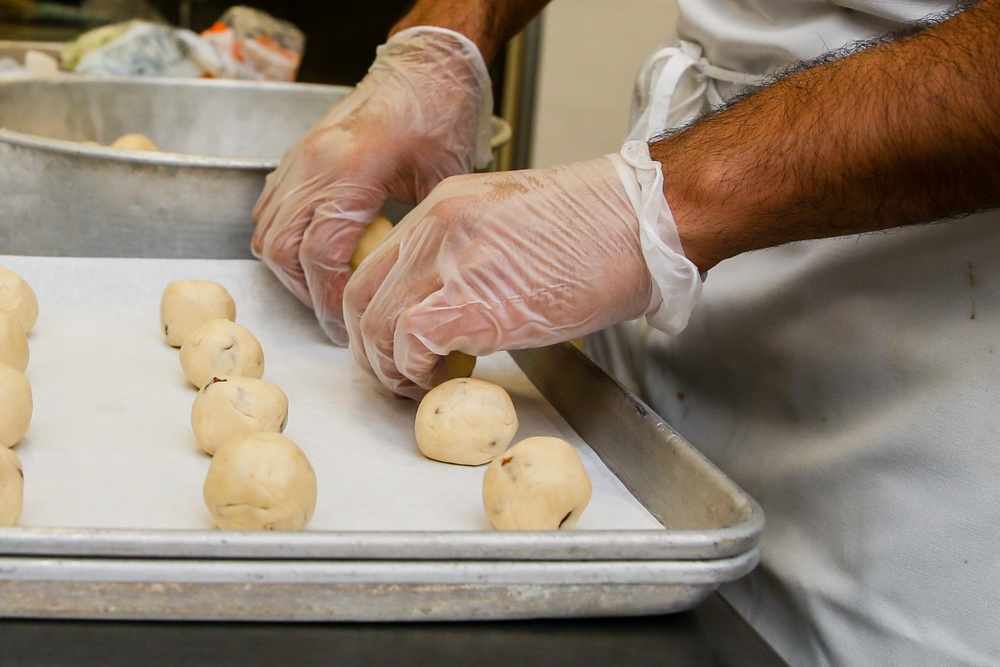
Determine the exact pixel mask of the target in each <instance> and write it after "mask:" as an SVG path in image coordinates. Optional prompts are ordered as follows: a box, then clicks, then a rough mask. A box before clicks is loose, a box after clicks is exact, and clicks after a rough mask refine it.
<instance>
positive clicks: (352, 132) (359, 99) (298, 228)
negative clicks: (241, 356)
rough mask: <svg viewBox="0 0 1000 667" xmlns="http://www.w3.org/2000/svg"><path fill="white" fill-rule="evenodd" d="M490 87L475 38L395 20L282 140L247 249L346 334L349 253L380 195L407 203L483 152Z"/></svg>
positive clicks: (327, 326) (486, 152)
mask: <svg viewBox="0 0 1000 667" xmlns="http://www.w3.org/2000/svg"><path fill="white" fill-rule="evenodd" d="M492 105H493V102H492V93H491V89H490V81H489V74H488V72H487V71H486V66H485V64H484V63H483V60H482V57H481V56H480V55H479V51H478V50H477V49H476V46H475V45H474V44H473V43H472V42H470V41H469V40H468V39H466V38H465V37H463V36H462V35H460V34H459V33H456V32H452V31H450V30H444V29H442V28H430V27H421V28H410V29H408V30H403V31H401V32H399V33H397V34H396V35H394V36H393V37H392V38H390V39H389V41H388V42H386V43H385V44H384V45H382V46H381V47H379V49H378V52H377V57H376V59H375V62H374V64H373V65H372V66H371V68H370V69H369V71H368V74H367V75H366V76H365V78H364V79H362V81H361V82H360V83H359V84H358V85H357V87H356V88H355V89H354V90H353V91H351V93H350V94H349V95H348V96H347V97H346V98H345V99H344V100H343V101H341V102H340V103H339V104H337V105H336V106H335V107H334V108H333V109H331V110H330V112H328V113H327V114H326V116H324V117H323V118H322V119H321V120H320V121H319V122H318V123H317V124H316V126H315V127H313V128H312V130H310V131H309V132H308V133H307V134H306V135H305V136H304V137H302V138H301V139H300V140H299V141H298V142H296V143H295V145H294V146H292V147H291V148H290V149H289V150H288V152H287V153H286V154H285V156H284V157H283V158H282V160H281V164H280V165H279V166H278V169H277V170H276V171H274V172H273V173H272V174H270V175H269V176H268V178H267V182H266V184H265V187H264V191H263V193H262V194H261V196H260V199H259V200H258V201H257V205H256V206H255V207H254V211H253V219H254V222H255V223H256V229H255V231H254V235H253V245H252V249H253V252H254V254H255V255H256V256H257V257H259V258H261V259H263V260H264V262H265V263H266V264H267V265H268V266H269V267H270V268H271V270H272V271H274V273H275V274H276V275H277V276H278V278H279V279H280V280H281V282H282V283H284V285H285V286H286V287H287V288H288V289H290V290H291V291H292V292H293V293H294V294H295V295H296V296H297V297H298V298H299V299H301V300H302V301H303V302H304V303H305V304H306V305H309V306H312V307H313V309H314V310H315V311H316V316H317V318H318V319H319V322H320V324H321V325H322V327H323V330H324V331H325V332H326V334H327V336H329V337H330V339H331V340H332V341H333V342H334V343H337V344H338V345H346V344H347V332H346V330H345V328H344V323H343V312H342V295H343V290H344V285H345V284H346V283H347V279H348V278H349V277H350V273H351V272H350V268H349V267H348V264H347V262H348V259H350V257H351V253H352V252H353V251H354V246H355V245H356V243H357V241H358V239H359V238H360V237H361V234H362V232H363V231H364V227H365V225H366V224H368V223H370V222H371V221H372V220H374V219H375V217H376V215H377V214H378V212H379V209H380V208H381V207H382V205H383V204H384V203H385V201H386V199H388V198H392V199H396V200H397V201H401V202H407V203H416V202H417V201H420V200H421V199H423V198H424V197H425V196H426V195H427V193H429V192H430V191H431V190H432V189H433V188H434V186H435V185H437V184H438V182H440V181H441V180H442V179H444V178H446V177H448V176H452V175H455V174H464V173H469V172H471V171H472V170H473V168H474V167H475V166H485V164H487V163H488V162H489V158H490V145H489V144H490V118H491V110H492Z"/></svg>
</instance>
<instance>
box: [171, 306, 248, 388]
mask: <svg viewBox="0 0 1000 667" xmlns="http://www.w3.org/2000/svg"><path fill="white" fill-rule="evenodd" d="M180 358H181V368H183V369H184V375H185V376H186V377H187V379H188V380H189V381H190V382H191V384H193V385H194V386H196V387H198V389H201V388H202V387H204V386H205V385H206V384H208V383H209V382H211V381H212V378H216V377H223V376H227V375H240V376H243V377H253V378H259V377H262V376H263V375H264V350H263V349H261V347H260V343H259V342H258V341H257V339H256V338H255V337H254V335H253V334H252V333H250V332H249V331H247V330H246V328H244V327H242V326H240V325H239V324H236V322H233V321H231V320H209V321H208V322H205V323H204V324H202V325H201V326H200V327H198V328H197V329H195V330H194V331H192V332H191V333H190V334H188V335H187V337H186V338H185V339H184V342H183V343H182V344H181V352H180Z"/></svg>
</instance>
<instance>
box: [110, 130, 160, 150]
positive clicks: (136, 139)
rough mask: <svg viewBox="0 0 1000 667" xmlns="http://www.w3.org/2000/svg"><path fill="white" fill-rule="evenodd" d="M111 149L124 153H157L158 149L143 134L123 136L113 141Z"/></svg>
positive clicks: (136, 133)
mask: <svg viewBox="0 0 1000 667" xmlns="http://www.w3.org/2000/svg"><path fill="white" fill-rule="evenodd" d="M111 147H112V148H118V149H121V150H125V151H158V150H160V148H159V147H158V146H157V145H156V143H155V142H154V141H153V140H152V139H150V138H149V137H147V136H146V135H145V134H141V133H138V132H135V133H133V134H125V135H122V136H120V137H118V138H117V139H115V140H114V141H112V142H111Z"/></svg>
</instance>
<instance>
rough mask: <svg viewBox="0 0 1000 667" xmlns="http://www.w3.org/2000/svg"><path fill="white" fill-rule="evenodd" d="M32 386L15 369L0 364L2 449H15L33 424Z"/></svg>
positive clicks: (0, 444) (0, 429) (0, 442)
mask: <svg viewBox="0 0 1000 667" xmlns="http://www.w3.org/2000/svg"><path fill="white" fill-rule="evenodd" d="M32 409H33V403H32V400H31V385H30V384H28V378H26V377H24V373H21V372H20V371H18V370H17V369H15V368H11V367H10V366H8V365H7V364H0V447H13V446H14V445H16V444H17V443H19V442H21V438H23V437H24V434H25V433H26V432H27V430H28V425H29V424H30V423H31V411H32Z"/></svg>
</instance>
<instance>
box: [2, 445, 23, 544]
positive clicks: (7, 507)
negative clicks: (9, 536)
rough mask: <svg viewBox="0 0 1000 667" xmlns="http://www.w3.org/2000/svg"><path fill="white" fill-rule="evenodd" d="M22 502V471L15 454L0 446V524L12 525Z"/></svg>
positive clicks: (19, 516) (19, 512) (15, 521)
mask: <svg viewBox="0 0 1000 667" xmlns="http://www.w3.org/2000/svg"><path fill="white" fill-rule="evenodd" d="M23 504H24V472H23V469H22V468H21V461H20V460H19V459H18V458H17V454H15V453H14V452H12V451H11V450H9V449H7V448H6V447H0V526H13V525H16V524H17V520H18V519H20V518H21V507H22V506H23Z"/></svg>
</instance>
